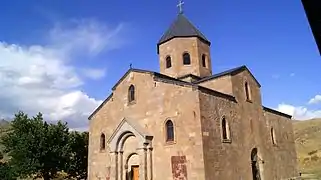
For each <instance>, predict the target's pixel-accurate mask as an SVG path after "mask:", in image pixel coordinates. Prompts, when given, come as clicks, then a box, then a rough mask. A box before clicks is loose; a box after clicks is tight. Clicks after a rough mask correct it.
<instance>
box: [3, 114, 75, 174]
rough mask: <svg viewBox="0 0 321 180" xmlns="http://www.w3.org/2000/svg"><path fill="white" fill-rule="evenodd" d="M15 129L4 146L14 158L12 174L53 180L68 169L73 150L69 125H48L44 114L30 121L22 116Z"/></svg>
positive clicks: (14, 123) (12, 160)
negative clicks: (70, 146)
mask: <svg viewBox="0 0 321 180" xmlns="http://www.w3.org/2000/svg"><path fill="white" fill-rule="evenodd" d="M11 125H12V126H11V131H10V132H8V133H7V134H6V135H5V136H4V137H3V138H2V143H3V145H4V146H5V148H4V150H5V152H6V153H8V155H9V156H10V157H11V159H10V165H11V167H12V170H13V171H14V172H15V173H16V174H19V176H20V177H21V178H24V177H28V176H36V177H42V178H43V179H44V180H49V179H52V178H53V177H55V176H56V175H57V172H58V171H61V170H65V169H66V168H67V167H66V165H67V164H68V161H69V154H70V148H69V145H68V140H69V132H68V128H67V125H66V124H64V123H62V122H60V121H59V122H58V123H57V124H47V123H46V122H44V121H43V117H42V114H41V113H38V114H37V115H36V116H35V117H32V118H29V117H28V115H27V114H24V113H23V112H19V113H17V114H16V115H15V118H14V120H13V121H12V124H11Z"/></svg>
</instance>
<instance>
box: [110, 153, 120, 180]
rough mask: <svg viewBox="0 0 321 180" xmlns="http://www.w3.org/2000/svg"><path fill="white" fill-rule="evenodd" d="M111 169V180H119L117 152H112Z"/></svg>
mask: <svg viewBox="0 0 321 180" xmlns="http://www.w3.org/2000/svg"><path fill="white" fill-rule="evenodd" d="M110 156H111V169H110V180H118V179H117V176H118V173H117V171H118V168H117V166H118V165H117V161H118V153H117V152H111V153H110Z"/></svg>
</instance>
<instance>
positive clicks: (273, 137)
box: [271, 128, 276, 145]
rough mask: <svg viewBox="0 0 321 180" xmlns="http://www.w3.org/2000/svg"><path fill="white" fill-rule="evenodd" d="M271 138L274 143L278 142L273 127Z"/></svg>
mask: <svg viewBox="0 0 321 180" xmlns="http://www.w3.org/2000/svg"><path fill="white" fill-rule="evenodd" d="M271 140H272V143H273V145H275V144H276V140H275V132H274V128H271Z"/></svg>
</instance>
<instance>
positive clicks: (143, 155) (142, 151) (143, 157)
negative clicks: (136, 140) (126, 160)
mask: <svg viewBox="0 0 321 180" xmlns="http://www.w3.org/2000/svg"><path fill="white" fill-rule="evenodd" d="M137 153H138V155H139V180H147V148H146V147H144V148H139V149H137Z"/></svg>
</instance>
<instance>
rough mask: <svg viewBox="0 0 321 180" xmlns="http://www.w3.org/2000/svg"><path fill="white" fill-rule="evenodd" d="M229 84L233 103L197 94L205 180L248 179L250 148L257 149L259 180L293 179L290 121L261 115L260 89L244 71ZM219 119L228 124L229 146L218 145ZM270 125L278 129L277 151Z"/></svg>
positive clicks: (292, 143) (220, 143) (292, 147)
mask: <svg viewBox="0 0 321 180" xmlns="http://www.w3.org/2000/svg"><path fill="white" fill-rule="evenodd" d="M231 81H232V90H233V95H234V96H235V98H236V101H237V103H235V102H231V101H228V100H225V99H221V98H217V97H213V96H210V95H207V94H200V107H201V121H202V131H203V147H204V148H203V149H204V159H205V160H204V161H205V171H206V173H205V177H206V179H208V180H210V179H251V178H252V173H251V151H252V149H253V148H257V149H258V155H259V157H260V160H259V164H260V174H261V178H262V179H263V180H275V179H281V178H290V177H295V176H297V173H296V172H297V171H296V168H295V167H296V157H295V147H294V140H293V132H292V125H291V124H290V123H291V122H290V120H289V119H287V118H284V117H282V116H279V115H276V114H269V113H266V112H265V111H263V107H262V102H261V93H260V87H259V85H258V84H257V83H256V82H255V80H254V79H253V78H252V76H251V75H250V74H249V72H248V71H243V72H240V73H238V74H236V75H234V76H233V77H232V78H231ZM245 81H247V82H248V84H249V86H250V88H249V90H250V97H251V99H250V101H248V100H246V96H245V90H244V82H245ZM214 83H215V82H214ZM214 83H213V84H214ZM212 87H215V85H214V86H212ZM222 116H225V117H226V120H227V121H228V123H229V129H230V133H231V143H223V142H222V141H221V119H222ZM271 124H274V126H278V128H275V132H276V140H277V141H278V139H279V141H280V142H278V146H279V147H278V146H274V145H273V143H272V140H271V133H270V127H271ZM204 134H205V135H207V136H204ZM281 134H282V135H281ZM280 137H287V139H282V138H280ZM286 152H289V153H288V154H287V153H286Z"/></svg>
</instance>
